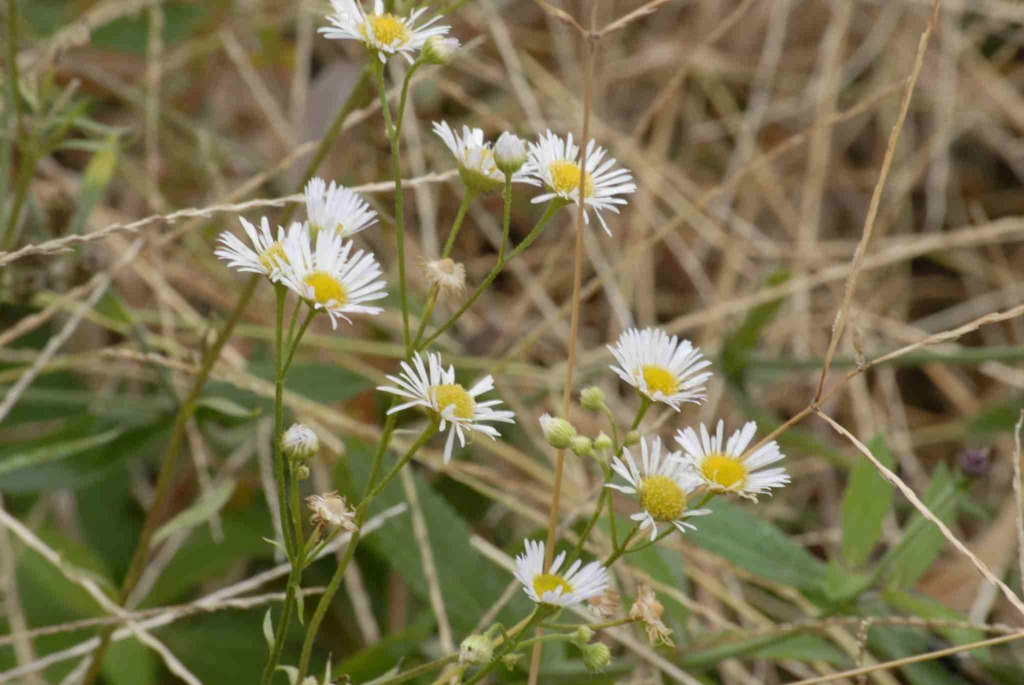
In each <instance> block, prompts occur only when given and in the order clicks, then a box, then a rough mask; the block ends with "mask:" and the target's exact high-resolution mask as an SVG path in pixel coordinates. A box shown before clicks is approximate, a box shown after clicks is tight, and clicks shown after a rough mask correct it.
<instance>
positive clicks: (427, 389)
mask: <svg viewBox="0 0 1024 685" xmlns="http://www.w3.org/2000/svg"><path fill="white" fill-rule="evenodd" d="M401 366H402V373H401V374H400V375H398V376H388V377H387V379H388V380H389V381H391V382H392V383H394V384H395V385H396V386H397V387H391V386H389V385H382V386H380V387H379V388H377V389H378V390H380V391H382V392H388V393H391V394H392V395H398V396H399V397H401V398H403V399H406V400H409V401H408V402H405V403H404V404H399V405H397V406H395V407H392V408H391V409H390V410H389V411H388V414H394V413H395V412H399V411H402V410H403V409H408V408H409V407H423V408H425V409H428V410H430V411H432V412H434V413H435V414H436V415H437V417H438V419H439V420H440V422H441V424H440V427H439V428H440V430H441V431H444V430H445V428H446V427H448V425H449V424H450V425H451V427H450V429H449V431H448V440H447V442H446V443H445V446H444V463H445V464H447V463H448V462H449V461H451V458H452V448H453V447H454V444H455V436H458V438H459V444H460V445H461V446H462V447H465V446H466V432H467V431H476V432H478V433H483V434H484V435H487V436H490V438H491V439H492V440H493V439H494V438H497V437H499V436H500V435H501V433H499V432H498V431H497V429H495V428H494V426H488V425H487V423H488V422H493V421H500V422H502V423H515V420H514V418H515V414H514V413H513V412H510V411H503V410H495V409H494V408H493V407H495V406H496V405H499V404H501V400H488V401H486V402H480V401H478V400H477V398H478V397H479V396H480V395H482V394H484V393H485V392H490V391H491V390H493V389H494V378H493V377H492V376H486V377H485V378H482V379H481V380H479V381H477V382H476V384H475V385H473V387H471V388H470V389H469V390H466V388H464V387H463V386H462V385H461V384H460V383H458V382H456V380H455V367H453V366H449V367H448V368H447V369H445V368H444V366H442V364H441V355H439V354H434V353H428V354H427V358H426V362H424V359H423V357H422V356H421V355H420V353H419V352H417V353H415V354H414V355H413V357H412V364H411V365H410V364H408V363H406V362H402V364H401Z"/></svg>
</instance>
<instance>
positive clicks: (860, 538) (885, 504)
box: [839, 435, 894, 568]
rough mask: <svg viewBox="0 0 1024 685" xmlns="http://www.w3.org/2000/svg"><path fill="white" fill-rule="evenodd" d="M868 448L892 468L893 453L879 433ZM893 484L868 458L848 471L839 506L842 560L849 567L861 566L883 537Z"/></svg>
mask: <svg viewBox="0 0 1024 685" xmlns="http://www.w3.org/2000/svg"><path fill="white" fill-rule="evenodd" d="M868 449H869V450H871V453H872V454H873V455H875V457H877V458H878V460H879V461H880V462H882V463H883V464H884V465H885V466H886V467H888V468H890V469H891V468H892V466H893V463H894V460H893V456H892V452H890V451H889V448H888V447H887V446H886V444H885V440H884V439H883V438H882V436H880V435H876V436H875V437H874V438H872V439H871V441H870V442H869V443H868ZM892 490H893V487H892V485H891V484H890V483H889V482H888V481H887V480H885V478H883V477H882V474H880V473H879V472H878V469H876V468H875V467H874V466H873V465H872V464H871V462H870V461H868V460H867V459H860V460H858V461H857V463H856V465H855V466H854V467H853V470H852V471H851V472H850V480H849V482H848V483H847V485H846V492H844V493H843V501H842V504H841V506H840V511H839V515H840V520H841V523H842V532H843V544H842V560H843V563H844V564H845V565H846V566H847V567H849V568H856V567H858V566H861V565H863V564H864V563H866V562H867V561H868V559H869V558H870V557H871V552H872V551H873V550H874V548H875V545H877V544H878V541H879V539H880V538H881V537H882V523H883V521H884V519H885V515H886V514H887V513H888V511H889V508H890V507H891V506H892Z"/></svg>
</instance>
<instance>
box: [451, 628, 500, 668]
mask: <svg viewBox="0 0 1024 685" xmlns="http://www.w3.org/2000/svg"><path fill="white" fill-rule="evenodd" d="M492 656H494V642H493V641H492V640H491V638H489V637H487V636H486V635H470V636H469V637H467V638H466V639H465V640H463V641H462V644H461V645H459V663H460V664H463V665H467V664H486V663H487V662H488V661H490V660H491V657H492Z"/></svg>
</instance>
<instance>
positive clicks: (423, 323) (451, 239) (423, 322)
mask: <svg viewBox="0 0 1024 685" xmlns="http://www.w3.org/2000/svg"><path fill="white" fill-rule="evenodd" d="M473 197H474V194H473V193H471V192H470V191H469V190H466V195H465V196H464V197H463V198H462V204H461V205H459V212H458V214H456V215H455V221H454V222H452V228H451V230H450V231H448V241H447V242H446V243H445V246H444V251H443V252H441V259H445V258H446V257H447V256H448V255H450V254H451V253H452V247H454V246H455V236H457V235H458V234H459V230H460V229H461V228H462V222H463V220H464V219H465V218H466V212H467V211H468V210H469V205H470V203H471V202H472V201H473ZM499 261H500V259H499ZM439 293H440V288H438V286H436V285H434V286H432V287H431V288H430V295H429V296H428V297H427V306H426V308H425V309H424V310H423V316H422V317H421V318H420V325H419V327H418V328H417V329H416V336H415V337H414V338H413V342H412V349H414V350H415V349H416V348H417V347H418V346H419V344H420V340H422V339H423V333H424V332H425V331H426V329H427V324H428V323H429V322H430V317H431V315H432V314H433V313H434V307H435V306H436V305H437V296H438V294H439Z"/></svg>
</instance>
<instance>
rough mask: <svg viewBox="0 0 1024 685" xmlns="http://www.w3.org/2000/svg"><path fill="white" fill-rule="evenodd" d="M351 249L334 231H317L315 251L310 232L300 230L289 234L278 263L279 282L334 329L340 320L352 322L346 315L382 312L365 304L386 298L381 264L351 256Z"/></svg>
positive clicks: (359, 255)
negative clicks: (325, 319)
mask: <svg viewBox="0 0 1024 685" xmlns="http://www.w3.org/2000/svg"><path fill="white" fill-rule="evenodd" d="M352 248H353V243H352V242H351V241H350V242H345V241H344V240H342V238H341V236H340V235H338V234H337V233H336V232H334V231H320V232H319V233H318V234H317V236H316V246H315V248H314V246H313V239H312V238H311V237H310V231H308V230H303V231H297V232H295V233H292V234H289V236H288V238H287V240H285V242H284V257H283V258H280V259H279V260H278V261H279V264H280V267H281V268H280V280H281V282H282V283H283V284H284V285H286V286H287V287H288V288H289V289H290V290H292V291H294V292H295V293H296V294H297V295H298V296H299V297H301V298H303V299H304V300H305V301H306V302H307V303H308V304H309V306H310V307H313V308H314V309H318V310H321V311H324V312H326V313H327V314H328V316H330V317H331V325H332V326H333V327H334V328H337V327H338V319H339V318H342V319H345V320H346V321H349V322H350V323H351V320H350V319H349V318H348V316H347V315H348V314H370V315H376V314H380V313H381V312H382V311H384V310H383V309H381V308H380V307H374V306H371V305H369V304H367V303H368V302H372V301H374V300H379V299H381V298H383V297H386V296H387V295H386V293H385V292H384V281H382V280H380V276H381V268H380V265H379V264H378V263H377V260H376V258H374V256H373V254H371V253H368V252H364V251H363V250H359V251H358V252H356V253H355V254H353V253H352Z"/></svg>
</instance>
